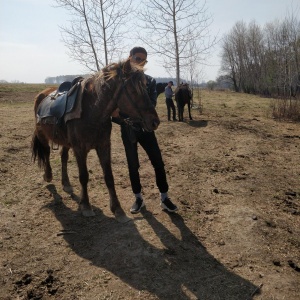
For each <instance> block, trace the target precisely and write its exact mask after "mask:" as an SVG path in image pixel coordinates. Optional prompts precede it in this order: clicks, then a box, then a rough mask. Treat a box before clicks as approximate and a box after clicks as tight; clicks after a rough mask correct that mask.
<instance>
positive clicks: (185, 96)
mask: <svg viewBox="0 0 300 300" xmlns="http://www.w3.org/2000/svg"><path fill="white" fill-rule="evenodd" d="M192 97H193V95H192V91H191V89H190V87H189V85H188V84H187V83H182V84H180V85H179V86H178V87H177V88H176V90H175V100H176V104H177V110H178V121H180V122H182V121H183V112H184V106H185V105H186V104H187V106H188V112H189V118H190V120H193V118H192V115H191V99H192Z"/></svg>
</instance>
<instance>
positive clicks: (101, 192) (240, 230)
mask: <svg viewBox="0 0 300 300" xmlns="http://www.w3.org/2000/svg"><path fill="white" fill-rule="evenodd" d="M41 90H42V88H41ZM270 101H271V100H269V99H264V98H259V97H255V96H251V95H243V94H236V93H231V92H208V91H203V92H202V94H201V104H202V106H203V111H202V113H201V114H200V113H199V110H197V109H193V110H192V115H193V118H194V120H193V121H190V120H187V119H185V121H184V122H167V121H166V119H167V117H166V106H165V103H164V99H163V96H162V95H161V96H160V97H159V100H158V107H157V110H158V114H159V116H160V118H161V125H160V127H159V128H158V130H157V132H156V134H157V138H158V141H159V144H160V147H161V150H162V154H163V158H164V161H165V165H166V170H167V175H168V181H169V185H170V196H171V199H172V200H173V201H174V202H175V203H177V204H178V206H179V211H178V213H176V214H168V213H166V212H164V211H162V210H161V208H160V207H159V193H158V190H157V188H156V185H155V180H154V172H153V169H152V166H151V164H150V162H149V161H148V158H147V156H146V155H145V153H144V152H143V150H142V149H140V151H139V153H140V161H141V168H140V172H141V178H142V184H143V193H144V199H145V202H146V208H145V209H144V210H143V211H142V213H140V214H137V215H130V213H129V209H130V207H131V205H132V202H133V200H134V198H133V196H132V192H131V188H130V183H129V178H128V171H127V165H126V162H125V155H124V149H123V145H122V142H121V139H120V130H119V127H118V125H116V124H113V132H112V160H113V172H114V177H115V183H116V189H117V193H118V196H119V199H120V202H121V204H122V206H123V208H124V209H125V210H126V212H128V216H130V217H131V218H132V220H131V221H130V222H128V223H126V224H120V223H118V222H117V221H116V220H115V219H114V217H113V215H112V213H111V212H110V210H109V199H108V193H107V189H106V186H105V184H104V180H103V174H102V171H101V169H100V166H99V162H98V159H97V157H96V155H95V152H91V153H90V155H89V157H88V165H89V172H90V182H89V192H90V199H91V203H92V205H93V207H94V210H95V212H96V216H95V217H91V218H84V217H83V216H81V214H80V212H79V211H78V202H77V201H78V200H77V199H78V196H79V191H80V187H79V182H78V172H77V166H76V162H75V159H74V157H73V154H72V153H71V155H70V162H69V166H70V172H69V173H70V179H71V181H72V183H73V186H74V188H75V194H74V195H72V196H70V195H68V194H66V193H65V192H63V190H62V187H61V184H60V157H59V151H55V150H52V153H51V163H52V168H53V173H54V174H53V175H54V179H53V181H52V182H51V183H50V184H48V183H45V182H44V181H43V179H42V171H41V170H39V169H38V166H37V164H33V162H32V161H31V150H30V143H31V135H32V133H33V128H34V115H33V94H32V93H30V92H28V93H25V92H24V93H22V95H19V94H18V95H16V94H14V93H13V92H10V93H2V94H1V92H0V123H1V132H0V187H1V189H0V199H1V200H0V226H1V231H0V299H3V300H4V299H5V300H9V299H82V300H83V299H89V300H90V299H166V300H167V299H200V300H204V299H207V300H214V299H226V300H233V299H237V300H244V299H245V300H248V299H264V300H268V299H278V300H279V299H289V300H296V299H300V272H299V271H300V251H299V249H300V219H299V218H300V180H299V178H300V164H299V161H300V157H299V150H300V126H299V124H295V123H290V122H283V121H282V122H278V121H275V120H273V119H272V118H270V117H269V114H268V110H269V106H270ZM186 115H187V112H185V116H186Z"/></svg>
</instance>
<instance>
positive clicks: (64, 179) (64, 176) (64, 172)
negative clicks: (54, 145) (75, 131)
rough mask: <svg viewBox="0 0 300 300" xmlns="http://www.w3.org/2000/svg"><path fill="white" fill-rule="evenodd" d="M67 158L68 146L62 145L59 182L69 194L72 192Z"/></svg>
mask: <svg viewBox="0 0 300 300" xmlns="http://www.w3.org/2000/svg"><path fill="white" fill-rule="evenodd" d="M68 159H69V148H67V147H62V150H61V184H62V186H63V190H64V191H65V192H67V193H69V194H71V193H73V187H72V186H71V184H70V180H69V175H68Z"/></svg>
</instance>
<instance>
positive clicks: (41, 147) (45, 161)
mask: <svg viewBox="0 0 300 300" xmlns="http://www.w3.org/2000/svg"><path fill="white" fill-rule="evenodd" d="M32 154H33V158H34V160H35V159H36V158H37V159H38V166H39V167H42V166H43V167H44V175H43V178H44V180H45V181H47V182H51V181H52V168H51V165H50V146H49V141H48V140H47V138H46V137H45V136H44V135H43V134H42V132H39V131H37V130H36V131H35V133H34V135H33V138H32Z"/></svg>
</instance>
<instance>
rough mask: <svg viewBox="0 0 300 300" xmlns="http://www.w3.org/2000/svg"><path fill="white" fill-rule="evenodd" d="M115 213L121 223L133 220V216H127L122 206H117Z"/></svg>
mask: <svg viewBox="0 0 300 300" xmlns="http://www.w3.org/2000/svg"><path fill="white" fill-rule="evenodd" d="M114 215H115V218H116V220H117V221H118V222H119V223H127V222H129V221H131V220H132V219H131V218H129V217H127V215H126V214H125V212H124V210H123V209H122V208H117V209H116V211H115V213H114Z"/></svg>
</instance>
